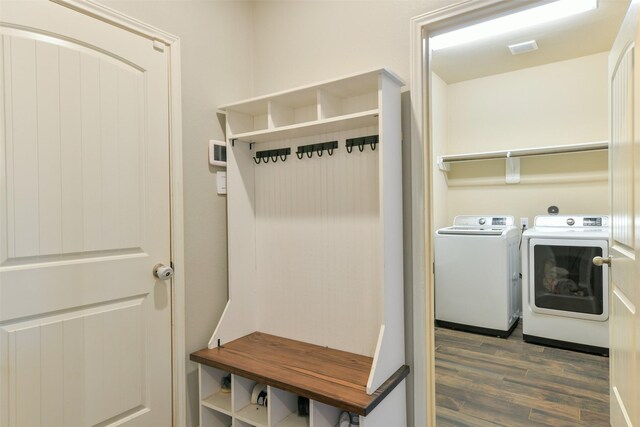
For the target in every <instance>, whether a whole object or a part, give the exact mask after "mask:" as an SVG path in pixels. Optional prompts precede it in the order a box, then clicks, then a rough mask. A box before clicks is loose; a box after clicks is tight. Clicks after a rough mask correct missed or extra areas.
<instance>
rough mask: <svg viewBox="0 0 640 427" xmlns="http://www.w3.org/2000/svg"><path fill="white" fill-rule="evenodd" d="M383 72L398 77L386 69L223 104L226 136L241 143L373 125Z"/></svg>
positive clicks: (377, 110)
mask: <svg viewBox="0 0 640 427" xmlns="http://www.w3.org/2000/svg"><path fill="white" fill-rule="evenodd" d="M382 76H385V78H386V79H388V80H391V81H392V82H394V83H395V84H397V85H398V86H402V85H403V82H402V80H400V78H399V77H398V76H396V75H395V74H394V73H392V72H391V71H389V70H387V69H386V68H379V69H375V70H371V71H367V72H365V73H361V74H357V75H352V76H348V77H344V78H340V79H336V80H330V81H325V82H322V83H317V84H314V85H310V86H304V87H300V88H297V89H292V90H288V91H285V92H278V93H275V94H271V95H265V96H260V97H257V98H252V99H248V100H246V101H242V102H237V103H234V104H227V105H224V106H222V107H220V110H222V111H224V112H225V113H226V114H227V126H228V127H227V137H228V138H229V139H230V140H236V139H237V140H240V141H245V142H266V141H273V140H276V139H284V138H296V137H301V136H306V135H311V134H314V133H318V132H335V131H341V130H345V129H349V128H351V129H353V128H355V127H364V126H371V125H376V124H377V117H378V112H379V104H380V101H379V97H380V93H379V91H380V87H381V80H382Z"/></svg>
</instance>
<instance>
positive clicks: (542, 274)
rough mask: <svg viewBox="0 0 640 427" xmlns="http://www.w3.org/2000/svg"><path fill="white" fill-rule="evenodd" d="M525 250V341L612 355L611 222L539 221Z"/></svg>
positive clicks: (587, 218) (597, 218) (525, 239)
mask: <svg viewBox="0 0 640 427" xmlns="http://www.w3.org/2000/svg"><path fill="white" fill-rule="evenodd" d="M522 249H523V250H522V287H523V288H522V306H523V315H522V332H523V338H524V340H525V341H527V342H533V343H538V344H544V345H551V346H555V347H562V348H567V349H573V350H579V351H586V352H590V353H597V354H605V355H606V354H608V353H609V325H608V319H609V267H608V266H607V265H606V264H604V265H602V266H596V265H594V264H593V258H594V257H596V256H599V257H608V256H609V217H607V216H602V215H552V216H546V215H545V216H537V217H536V218H535V222H534V227H533V228H531V229H529V230H527V231H525V232H524V233H523V236H522Z"/></svg>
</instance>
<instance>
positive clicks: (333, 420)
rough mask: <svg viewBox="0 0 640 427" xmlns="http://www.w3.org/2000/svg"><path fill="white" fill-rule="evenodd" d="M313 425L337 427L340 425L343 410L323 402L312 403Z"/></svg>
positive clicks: (316, 426) (317, 426)
mask: <svg viewBox="0 0 640 427" xmlns="http://www.w3.org/2000/svg"><path fill="white" fill-rule="evenodd" d="M310 412H311V424H312V425H313V427H335V426H337V425H338V420H339V419H340V414H341V413H342V409H339V408H336V407H335V406H329V405H326V404H324V403H321V402H315V401H314V402H312V404H311V408H310Z"/></svg>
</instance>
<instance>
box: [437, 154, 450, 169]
mask: <svg viewBox="0 0 640 427" xmlns="http://www.w3.org/2000/svg"><path fill="white" fill-rule="evenodd" d="M438 169H440V170H441V171H443V172H449V171H450V170H451V164H450V163H449V162H445V161H444V159H443V158H442V156H438Z"/></svg>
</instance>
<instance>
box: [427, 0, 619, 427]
mask: <svg viewBox="0 0 640 427" xmlns="http://www.w3.org/2000/svg"><path fill="white" fill-rule="evenodd" d="M598 7H599V10H598V14H597V15H595V14H593V15H589V14H583V15H577V16H575V17H573V18H568V20H566V21H563V24H562V28H560V27H558V26H557V25H558V24H554V23H553V22H552V23H548V24H545V25H543V26H539V27H533V28H530V29H522V28H520V27H515V28H517V30H513V31H508V32H505V33H504V34H500V35H494V36H492V37H487V38H481V37H480V36H478V37H477V40H472V41H468V42H467V43H463V44H459V45H455V44H454V43H457V42H451V41H449V40H453V39H454V37H449V36H451V35H452V34H454V33H456V32H459V33H462V32H463V31H465V30H473V29H477V28H474V27H482V25H483V24H487V23H491V24H492V25H493V28H494V29H495V28H496V27H499V25H500V24H501V23H500V20H501V19H502V18H505V16H500V14H497V16H496V17H494V18H493V19H494V21H491V20H486V19H484V18H483V19H480V20H478V21H473V20H472V21H469V22H467V23H463V24H460V23H454V24H452V25H450V26H449V27H447V28H445V29H443V30H440V29H436V30H434V31H433V32H432V33H430V39H429V45H430V48H431V57H430V59H429V61H430V70H431V74H430V82H429V87H430V93H429V95H428V100H429V101H428V102H429V104H428V105H429V113H430V124H431V135H430V137H431V140H430V141H431V144H430V149H431V152H430V154H431V173H430V178H431V180H430V181H431V185H432V187H431V190H432V219H433V221H432V224H431V230H430V232H431V236H432V243H433V248H434V276H435V279H434V294H435V299H434V300H435V324H436V332H435V343H436V351H435V353H436V393H437V395H438V396H439V398H438V411H439V416H438V421H439V422H442V423H445V424H446V423H447V422H454V421H458V422H459V421H461V419H460V418H457V416H456V415H454V414H453V413H452V412H450V410H451V409H452V408H453V409H454V410H455V409H459V408H460V407H462V406H463V405H468V404H469V401H470V400H474V399H473V398H471V396H475V398H476V399H480V396H479V395H477V394H475V393H479V394H486V395H491V394H492V393H493V392H494V391H495V390H492V387H496V388H502V387H505V386H504V385H503V383H500V382H496V381H495V379H496V378H495V377H493V378H489V377H488V376H483V375H484V374H483V375H478V372H477V371H476V372H469V371H468V370H467V368H468V366H469V365H471V366H474V367H475V369H477V368H481V369H483V370H488V371H492V372H491V375H493V376H496V375H498V376H500V377H501V378H502V380H501V381H504V378H508V377H509V376H510V375H516V376H517V375H520V374H522V375H524V376H527V377H529V378H543V379H544V380H545V381H548V383H547V385H550V384H552V382H553V380H552V379H550V378H549V377H544V374H543V373H541V372H538V371H537V368H536V367H535V366H528V365H527V363H525V362H524V360H528V361H531V360H532V359H531V354H536V356H535V357H536V358H537V359H536V360H537V361H538V363H543V364H547V363H555V362H557V361H558V360H563V359H565V358H569V359H573V363H575V364H583V363H584V364H585V365H584V366H592V365H590V364H591V363H595V364H596V365H597V368H596V367H595V366H596V365H594V367H593V371H592V373H591V375H592V376H591V377H589V376H585V377H584V378H577V377H574V378H573V379H572V381H573V382H567V384H572V386H576V387H578V384H582V383H581V382H580V381H584V382H585V383H584V384H586V383H587V382H588V381H589V378H591V379H592V380H593V381H594V382H597V381H601V391H602V392H603V394H602V396H601V398H602V400H604V399H606V397H607V388H608V375H607V374H608V372H607V369H608V366H609V365H608V359H607V358H606V357H603V356H608V354H609V324H608V318H609V315H610V312H609V308H608V306H609V303H608V294H609V286H608V269H607V266H606V265H605V266H604V267H603V263H604V264H606V262H607V260H608V258H607V256H608V252H607V242H608V239H609V228H608V225H609V217H608V214H609V212H610V205H611V196H610V191H609V184H610V183H609V164H610V163H609V153H608V150H607V148H608V146H609V145H608V141H609V139H610V136H609V135H610V114H611V111H610V107H609V96H610V90H613V91H615V85H612V84H611V83H610V77H609V76H610V72H611V71H610V67H612V65H611V64H610V56H611V54H610V51H611V50H612V46H613V44H614V39H615V37H616V28H618V27H619V26H620V23H621V21H622V19H623V17H624V12H625V10H626V8H627V7H628V2H600V4H599V6H598ZM515 15H517V12H516V13H515ZM507 18H508V16H507ZM469 32H470V31H469ZM593 34H598V35H599V37H594V36H593ZM447 37H449V39H447ZM459 38H460V39H462V38H463V36H459ZM614 61H615V58H614ZM613 66H615V67H616V68H617V67H618V64H615V62H614V65H613ZM610 86H613V89H611V88H610ZM612 126H613V127H614V128H615V126H616V125H615V123H614V124H613V125H612ZM514 259H515V261H514ZM603 260H604V261H603ZM594 264H596V265H594ZM489 336H491V337H492V338H485V337H489ZM495 337H500V338H495ZM500 340H502V341H500ZM523 341H525V342H526V343H525V344H524V346H523V344H522V342H523ZM484 346H486V347H484ZM481 349H482V350H481ZM488 349H491V350H488ZM538 351H540V353H537V352H538ZM545 351H546V353H544V355H543V352H545ZM565 351H568V353H565ZM507 354H508V355H509V356H505V355H507ZM516 354H520V355H518V356H516ZM587 354H588V356H587ZM594 354H595V355H596V356H595V358H594V357H593V356H592V355H594ZM598 358H601V359H598ZM510 363H511V364H513V365H511V366H510V368H513V367H517V368H518V369H522V370H523V371H522V372H518V373H513V372H509V371H505V370H504V369H507V365H509V364H510ZM452 372H455V373H452ZM597 372H599V373H597ZM469 375H473V376H474V377H473V378H474V380H475V381H476V382H477V383H482V384H484V386H481V387H477V388H474V386H472V385H471V384H470V383H468V381H467V380H469V378H471V377H469ZM596 377H597V378H598V379H595V378H596ZM506 381H507V384H508V385H507V387H511V386H512V385H513V384H512V383H510V381H511V380H509V379H507V380H506ZM514 381H515V380H514ZM532 381H533V380H532ZM516 382H517V381H516ZM529 385H531V384H529ZM519 386H524V382H523V383H521V384H519ZM483 387H484V388H483ZM584 387H586V385H584ZM510 392H513V393H524V394H526V393H528V392H527V391H526V388H523V389H522V390H518V389H517V387H514V388H511V389H510ZM553 398H555V397H553ZM516 400H517V398H516ZM520 403H522V402H520ZM524 406H527V403H524ZM605 409H606V410H608V408H602V411H601V412H603V413H604V412H605ZM519 410H522V412H523V413H524V414H526V415H527V417H528V418H523V419H520V420H519V421H517V416H516V415H514V414H516V413H518V411H519ZM475 411H476V413H475V415H476V416H478V417H479V418H483V419H490V418H492V417H494V418H492V420H493V421H498V420H499V421H500V422H505V421H509V422H511V423H515V422H523V423H524V422H526V421H532V420H534V421H541V422H544V420H543V419H542V418H540V419H537V420H536V419H535V416H536V415H535V414H534V412H535V411H534V412H527V411H526V410H525V408H515V407H514V408H512V409H511V410H510V413H509V414H506V412H505V413H503V414H499V415H496V408H495V407H494V406H492V405H491V404H490V403H489V404H487V405H486V406H485V407H484V408H483V407H482V405H478V406H476V407H475ZM492 412H493V413H492ZM497 412H502V409H499V410H497ZM596 412H598V411H596ZM531 417H534V418H531ZM600 422H602V423H603V425H608V422H609V420H608V419H606V420H597V421H596V420H594V421H593V424H591V425H600V424H599V423H600Z"/></svg>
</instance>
